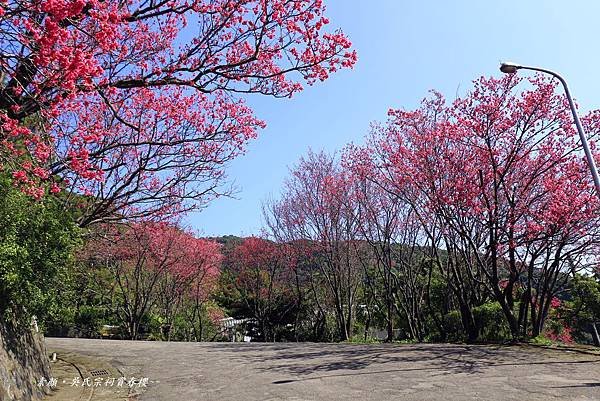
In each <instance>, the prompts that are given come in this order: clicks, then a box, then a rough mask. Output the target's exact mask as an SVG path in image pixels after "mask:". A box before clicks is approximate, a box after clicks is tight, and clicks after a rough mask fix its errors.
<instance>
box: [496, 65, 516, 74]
mask: <svg viewBox="0 0 600 401" xmlns="http://www.w3.org/2000/svg"><path fill="white" fill-rule="evenodd" d="M519 68H521V66H519V65H518V64H515V63H510V62H505V63H502V64H500V71H502V72H503V73H505V74H514V73H515V72H517V70H518V69H519Z"/></svg>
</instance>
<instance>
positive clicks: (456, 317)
mask: <svg viewBox="0 0 600 401" xmlns="http://www.w3.org/2000/svg"><path fill="white" fill-rule="evenodd" d="M444 327H445V328H446V330H447V331H448V340H449V341H463V340H464V332H463V326H462V320H461V317H460V312H459V311H458V310H452V311H450V312H448V313H447V314H446V315H444Z"/></svg>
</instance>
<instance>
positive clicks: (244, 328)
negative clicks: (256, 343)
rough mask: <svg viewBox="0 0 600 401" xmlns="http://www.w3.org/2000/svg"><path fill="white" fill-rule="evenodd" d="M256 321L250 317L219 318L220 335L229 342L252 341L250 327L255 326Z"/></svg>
mask: <svg viewBox="0 0 600 401" xmlns="http://www.w3.org/2000/svg"><path fill="white" fill-rule="evenodd" d="M257 323H258V321H257V320H256V319H252V318H244V319H235V318H233V317H226V318H223V319H220V320H219V327H220V331H221V335H222V336H223V337H225V338H227V339H228V340H229V341H231V342H242V341H243V342H250V341H252V332H251V327H253V326H254V327H255V326H256V325H257Z"/></svg>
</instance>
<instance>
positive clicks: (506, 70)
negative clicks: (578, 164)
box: [500, 62, 600, 197]
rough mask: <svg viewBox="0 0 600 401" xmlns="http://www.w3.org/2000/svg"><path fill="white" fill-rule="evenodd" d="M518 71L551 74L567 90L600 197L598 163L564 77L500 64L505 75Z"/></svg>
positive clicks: (508, 64) (544, 71)
mask: <svg viewBox="0 0 600 401" xmlns="http://www.w3.org/2000/svg"><path fill="white" fill-rule="evenodd" d="M517 70H532V71H539V72H543V73H545V74H550V75H552V76H553V77H555V78H557V79H558V80H559V81H560V83H561V84H562V86H563V87H564V88H565V94H566V95H567V99H568V100H569V106H570V107H571V113H573V119H574V120H575V126H576V127H577V132H579V139H581V144H582V145H583V151H584V152H585V157H586V159H587V163H588V165H589V166H590V171H591V172H592V177H593V178H594V184H595V185H596V192H597V194H598V196H599V197H600V176H598V168H597V167H596V161H595V160H594V156H593V155H592V151H591V150H590V145H589V143H588V140H587V138H586V137H585V133H584V132H583V127H582V126H581V121H579V116H578V115H577V110H576V109H575V104H574V103H573V98H572V97H571V93H570V92H569V87H568V86H567V82H566V81H565V79H564V78H563V77H561V76H560V75H558V73H556V72H554V71H550V70H546V69H544V68H538V67H526V66H524V65H519V64H515V63H508V62H506V63H502V64H500V71H502V72H503V73H505V74H514V73H515V72H517Z"/></svg>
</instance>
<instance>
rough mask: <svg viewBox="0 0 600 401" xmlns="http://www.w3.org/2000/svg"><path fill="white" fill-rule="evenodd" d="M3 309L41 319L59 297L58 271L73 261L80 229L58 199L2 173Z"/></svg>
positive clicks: (12, 316) (7, 314) (8, 314)
mask: <svg viewBox="0 0 600 401" xmlns="http://www.w3.org/2000/svg"><path fill="white" fill-rule="evenodd" d="M0 238H2V241H1V242H0V315H1V316H2V318H3V319H7V320H11V321H15V322H17V323H24V322H26V323H29V321H30V319H31V316H32V315H36V316H37V317H38V319H39V320H41V321H43V320H44V318H45V317H46V314H47V311H48V310H51V309H52V305H53V304H55V303H56V302H58V301H57V299H56V296H55V295H56V294H55V292H54V289H55V285H56V283H57V280H56V279H57V276H58V274H59V272H60V271H61V270H62V269H63V268H64V267H65V266H67V265H68V264H69V263H71V261H72V253H73V250H74V248H75V247H76V246H77V244H78V243H79V230H78V228H77V226H76V224H75V223H74V221H73V219H72V216H71V215H70V213H67V212H65V211H64V209H63V208H62V207H61V205H60V203H59V201H58V199H56V198H52V197H48V198H45V199H44V200H42V201H36V200H34V199H31V198H29V197H28V196H26V195H24V194H22V193H21V192H19V191H18V190H16V189H14V188H13V187H12V185H11V183H10V180H9V179H8V178H7V177H5V176H0Z"/></svg>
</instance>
